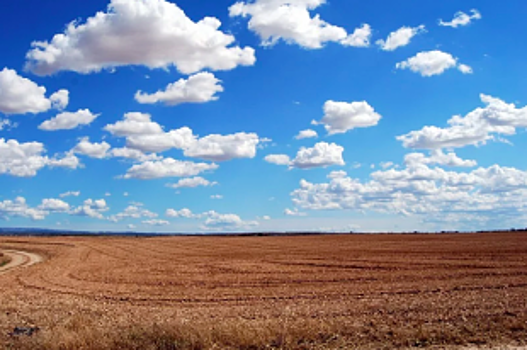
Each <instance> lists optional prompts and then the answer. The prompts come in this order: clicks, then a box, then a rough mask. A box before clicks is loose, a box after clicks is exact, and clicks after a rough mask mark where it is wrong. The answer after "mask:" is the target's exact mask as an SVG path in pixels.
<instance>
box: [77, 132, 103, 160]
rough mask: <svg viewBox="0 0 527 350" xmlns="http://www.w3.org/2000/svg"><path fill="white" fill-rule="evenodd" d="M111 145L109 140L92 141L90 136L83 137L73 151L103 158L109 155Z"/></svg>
mask: <svg viewBox="0 0 527 350" xmlns="http://www.w3.org/2000/svg"><path fill="white" fill-rule="evenodd" d="M110 148H111V146H110V145H109V144H108V143H107V142H104V141H103V142H100V143H97V142H93V143H92V142H90V139H89V138H88V137H83V138H82V139H81V140H80V141H79V143H78V144H77V146H75V147H74V148H73V149H72V152H73V153H77V154H82V155H85V156H88V157H90V158H97V159H103V158H106V157H107V156H108V150H110Z"/></svg>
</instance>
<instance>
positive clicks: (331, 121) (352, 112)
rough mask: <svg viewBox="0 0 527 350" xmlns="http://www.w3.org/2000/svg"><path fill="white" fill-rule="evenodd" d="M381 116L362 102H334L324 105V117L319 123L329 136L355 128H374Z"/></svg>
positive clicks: (316, 123)
mask: <svg viewBox="0 0 527 350" xmlns="http://www.w3.org/2000/svg"><path fill="white" fill-rule="evenodd" d="M381 118H382V117H381V115H380V114H378V113H376V112H375V110H374V109H373V107H372V106H370V105H369V104H368V102H366V101H362V102H351V103H348V102H336V101H331V100H330V101H327V102H326V103H325V104H324V117H323V118H322V120H321V121H320V122H316V121H313V122H312V124H314V125H318V124H322V125H324V127H325V128H326V130H327V132H328V133H329V134H330V135H333V134H343V133H345V132H347V131H349V130H353V129H356V128H368V127H371V126H375V125H377V124H378V123H379V121H380V120H381Z"/></svg>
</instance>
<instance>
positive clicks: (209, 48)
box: [26, 0, 255, 75]
mask: <svg viewBox="0 0 527 350" xmlns="http://www.w3.org/2000/svg"><path fill="white" fill-rule="evenodd" d="M220 26H221V22H220V21H219V20H218V19H216V18H213V17H205V18H203V19H202V20H200V21H198V22H194V21H192V20H191V19H190V18H189V17H187V15H186V14H185V13H184V12H183V10H182V9H180V8H179V7H178V6H177V5H176V4H174V3H171V2H169V1H166V0H148V1H146V0H111V2H110V4H109V5H108V9H107V11H106V12H98V13H97V14H96V15H95V16H93V17H90V18H88V19H87V20H86V22H84V23H81V22H80V21H73V22H71V23H69V24H68V25H67V26H66V29H65V31H64V33H60V34H56V35H55V36H53V38H52V39H51V41H49V42H48V41H37V42H33V43H32V46H33V49H31V50H30V51H29V52H28V53H27V55H26V58H27V63H26V68H27V69H29V70H30V71H32V72H33V73H35V74H38V75H50V74H53V73H56V72H59V71H63V70H69V71H75V72H78V73H91V72H98V71H100V70H102V69H105V68H107V69H110V68H115V67H120V66H127V65H143V66H147V67H149V68H152V69H153V68H167V67H170V66H174V67H176V68H177V69H178V70H179V71H180V72H182V73H184V74H192V73H195V72H198V71H201V70H203V69H205V68H209V69H212V70H230V69H234V68H236V67H237V66H239V65H244V66H249V65H253V64H254V62H255V56H254V49H252V48H250V47H246V48H243V49H242V48H240V47H239V46H233V43H234V42H235V38H234V37H233V36H232V35H229V34H225V33H223V32H221V31H220V30H218V29H219V27H220Z"/></svg>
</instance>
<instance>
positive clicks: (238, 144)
mask: <svg viewBox="0 0 527 350" xmlns="http://www.w3.org/2000/svg"><path fill="white" fill-rule="evenodd" d="M260 142H261V140H260V138H259V137H258V135H256V134H254V133H245V132H240V133H236V134H232V135H215V134H213V135H208V136H205V137H203V138H200V139H197V140H196V141H195V142H192V143H191V144H190V145H189V146H188V147H185V148H184V154H185V156H187V157H192V158H200V159H205V160H210V161H215V162H224V161H227V160H231V159H236V158H254V157H255V156H256V147H257V146H258V144H259V143H260Z"/></svg>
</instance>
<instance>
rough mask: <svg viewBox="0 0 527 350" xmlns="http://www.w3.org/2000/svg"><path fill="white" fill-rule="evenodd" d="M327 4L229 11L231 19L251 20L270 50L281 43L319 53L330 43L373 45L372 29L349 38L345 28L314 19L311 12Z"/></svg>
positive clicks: (297, 2)
mask: <svg viewBox="0 0 527 350" xmlns="http://www.w3.org/2000/svg"><path fill="white" fill-rule="evenodd" d="M325 2H326V1H325V0H294V1H291V0H256V1H254V2H242V1H240V2H237V3H235V4H234V5H232V6H231V7H230V8H229V13H230V16H231V17H237V16H241V17H250V19H249V24H248V26H249V29H250V30H251V31H253V32H255V33H256V34H257V35H258V36H259V37H260V39H261V41H262V45H264V46H270V45H274V44H276V43H277V42H278V41H279V40H283V41H285V42H286V43H294V44H297V45H299V46H301V47H304V48H308V49H319V48H321V47H323V45H324V44H325V43H327V42H338V43H341V44H343V45H345V46H357V47H365V46H368V45H369V38H370V35H371V28H370V27H369V25H363V26H362V27H360V28H358V29H357V30H355V32H354V33H353V34H351V35H348V33H347V32H346V30H345V29H344V28H341V27H338V26H335V25H332V24H330V23H328V22H326V21H324V20H323V19H321V18H320V15H318V14H316V15H314V16H312V15H311V13H310V12H311V11H313V10H315V9H316V8H318V7H319V6H321V5H323V4H324V3H325Z"/></svg>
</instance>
